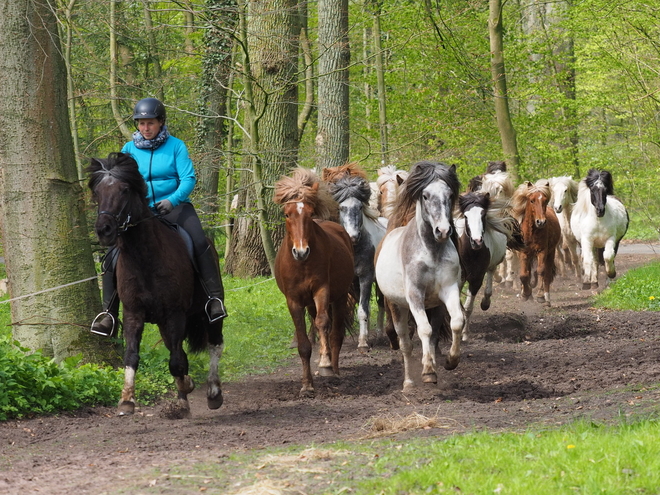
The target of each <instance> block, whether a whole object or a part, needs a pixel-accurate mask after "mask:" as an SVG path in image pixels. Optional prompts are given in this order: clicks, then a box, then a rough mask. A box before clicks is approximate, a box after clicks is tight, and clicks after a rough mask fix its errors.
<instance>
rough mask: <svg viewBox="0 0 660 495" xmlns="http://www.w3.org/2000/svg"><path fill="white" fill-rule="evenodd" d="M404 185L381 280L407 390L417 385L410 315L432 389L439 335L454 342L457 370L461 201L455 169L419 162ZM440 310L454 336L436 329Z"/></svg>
mask: <svg viewBox="0 0 660 495" xmlns="http://www.w3.org/2000/svg"><path fill="white" fill-rule="evenodd" d="M404 184H405V186H404V187H403V189H402V190H401V191H400V197H399V201H398V202H397V215H399V214H400V215H401V218H399V217H397V218H390V222H394V223H393V226H392V228H393V230H391V231H390V232H389V233H388V234H387V235H386V236H385V238H384V239H383V242H382V243H381V247H380V251H379V253H378V255H377V259H376V280H377V282H378V285H379V287H380V288H381V290H382V291H383V295H384V296H385V298H386V300H387V303H388V305H389V307H390V310H391V313H392V320H393V323H394V328H395V329H396V333H397V336H398V338H399V345H400V348H401V351H402V353H403V358H404V382H403V386H404V390H405V389H406V388H408V387H411V386H412V385H413V384H414V381H413V379H412V376H411V358H412V342H411V340H410V334H409V331H408V314H409V313H410V314H412V316H413V318H414V319H415V323H416V325H417V333H418V335H419V338H420V340H421V342H422V380H423V381H424V382H429V383H436V382H437V374H436V367H435V347H436V344H437V338H438V337H439V332H440V331H444V332H445V334H444V336H449V335H448V334H450V335H451V339H452V345H451V348H450V350H449V353H448V355H447V360H446V363H445V368H446V369H453V368H455V367H456V366H457V365H458V362H459V360H460V342H461V332H462V330H463V324H464V314H463V307H462V306H461V299H460V287H459V286H460V283H461V267H460V262H459V257H458V251H457V250H456V246H455V245H454V241H453V240H452V237H453V236H454V235H455V232H454V226H453V218H452V212H453V208H454V204H455V201H456V198H457V196H458V178H457V176H456V169H455V167H454V166H452V167H447V166H446V165H444V164H440V163H435V162H419V163H417V164H415V165H414V166H413V168H412V170H411V171H410V175H409V176H408V179H406V182H405V183H404ZM413 212H414V213H413ZM406 222H407V223H406ZM397 225H401V226H399V227H397ZM438 307H440V308H446V312H447V313H448V315H449V319H450V325H449V326H450V329H451V330H449V329H447V328H446V326H445V325H442V327H441V328H435V329H434V328H432V326H431V322H430V321H429V317H428V315H427V312H426V310H427V309H431V308H438Z"/></svg>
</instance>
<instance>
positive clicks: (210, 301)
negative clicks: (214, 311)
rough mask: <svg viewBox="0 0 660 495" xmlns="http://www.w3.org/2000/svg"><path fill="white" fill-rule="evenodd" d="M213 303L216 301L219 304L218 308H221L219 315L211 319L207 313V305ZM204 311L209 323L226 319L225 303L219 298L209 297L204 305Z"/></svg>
mask: <svg viewBox="0 0 660 495" xmlns="http://www.w3.org/2000/svg"><path fill="white" fill-rule="evenodd" d="M213 301H218V302H219V303H220V307H221V308H222V311H221V312H220V314H219V315H218V316H216V317H215V318H211V313H210V312H209V304H211V303H212V302H213ZM204 311H205V312H206V316H207V317H208V319H209V323H215V322H216V321H219V320H222V319H223V318H227V310H226V309H225V303H223V302H222V299H220V298H219V297H209V299H208V301H206V304H205V305H204Z"/></svg>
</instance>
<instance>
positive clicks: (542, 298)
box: [536, 296, 545, 303]
mask: <svg viewBox="0 0 660 495" xmlns="http://www.w3.org/2000/svg"><path fill="white" fill-rule="evenodd" d="M536 302H539V303H544V302H545V297H543V296H537V298H536Z"/></svg>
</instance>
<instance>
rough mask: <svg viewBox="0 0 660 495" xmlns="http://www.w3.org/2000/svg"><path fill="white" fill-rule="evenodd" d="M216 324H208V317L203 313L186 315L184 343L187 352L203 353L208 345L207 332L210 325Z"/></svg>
mask: <svg viewBox="0 0 660 495" xmlns="http://www.w3.org/2000/svg"><path fill="white" fill-rule="evenodd" d="M217 324H218V323H209V319H208V316H206V313H205V312H204V311H201V312H199V313H195V314H192V315H188V318H187V320H186V341H187V342H188V350H189V351H190V352H192V353H193V354H198V353H200V352H202V351H205V350H206V349H207V347H208V344H209V339H208V331H209V326H210V325H217Z"/></svg>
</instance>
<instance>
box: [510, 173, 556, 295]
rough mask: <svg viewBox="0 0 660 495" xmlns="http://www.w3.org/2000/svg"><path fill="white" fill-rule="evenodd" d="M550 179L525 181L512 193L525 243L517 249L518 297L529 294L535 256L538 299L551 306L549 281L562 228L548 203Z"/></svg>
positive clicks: (514, 209)
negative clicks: (538, 284) (534, 181)
mask: <svg viewBox="0 0 660 495" xmlns="http://www.w3.org/2000/svg"><path fill="white" fill-rule="evenodd" d="M549 202H550V183H549V182H548V181H547V180H541V181H538V182H537V183H536V184H532V183H531V182H525V183H523V184H521V185H520V186H518V188H517V189H516V191H515V192H514V193H513V196H512V197H511V211H512V214H513V217H514V218H515V219H516V220H518V222H519V223H520V229H521V231H522V235H523V240H524V242H525V247H524V248H523V249H522V250H520V252H519V258H520V283H521V285H522V288H521V291H520V297H521V298H522V299H523V300H524V301H526V300H527V299H529V297H530V296H531V295H532V288H533V286H534V285H533V284H531V270H532V264H533V261H534V260H536V277H535V280H536V279H540V280H541V285H540V287H539V289H538V293H537V300H538V301H539V302H543V303H544V304H545V305H546V306H550V285H551V284H552V281H553V280H554V277H555V272H556V269H555V254H556V250H557V245H558V244H559V240H560V238H561V228H560V226H559V220H557V215H555V211H554V210H553V209H552V207H551V206H549V204H548V203H549Z"/></svg>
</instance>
